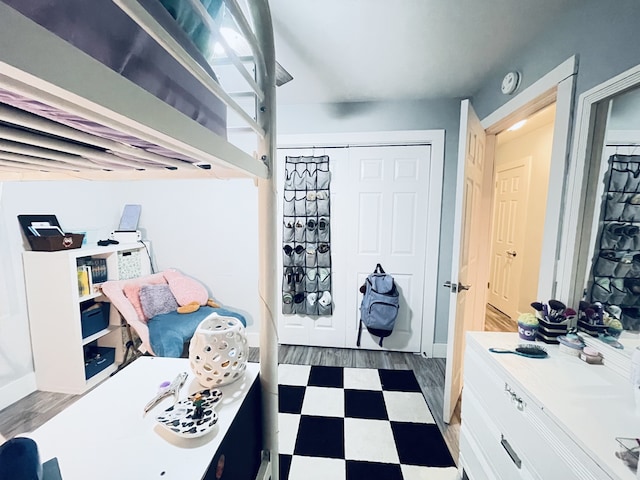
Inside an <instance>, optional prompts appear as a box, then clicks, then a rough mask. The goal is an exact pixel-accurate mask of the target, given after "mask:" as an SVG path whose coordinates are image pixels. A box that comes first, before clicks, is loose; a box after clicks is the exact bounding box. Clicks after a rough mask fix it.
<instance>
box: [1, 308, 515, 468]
mask: <svg viewBox="0 0 640 480" xmlns="http://www.w3.org/2000/svg"><path fill="white" fill-rule="evenodd" d="M485 330H487V331H517V326H516V323H515V321H513V320H512V319H510V318H509V317H508V316H506V315H505V314H503V313H502V312H500V311H499V310H497V309H495V308H493V307H492V306H491V305H487V310H486V320H485ZM258 359H259V351H258V349H257V348H252V349H251V351H250V355H249V361H252V362H257V361H258ZM278 359H279V362H280V363H290V364H298V365H327V366H345V367H363V368H390V369H411V370H413V371H414V373H415V375H416V378H417V379H418V382H419V383H420V387H421V389H422V392H423V394H424V396H425V399H426V401H427V404H428V405H429V408H430V409H431V413H432V414H433V417H434V419H435V421H436V423H437V425H438V427H439V428H440V431H441V432H442V434H443V436H444V438H445V441H446V442H447V445H448V446H449V450H450V451H451V455H452V456H453V458H454V459H455V460H456V461H457V459H458V439H459V434H460V403H458V406H457V408H456V410H455V412H454V417H453V419H452V421H451V423H450V424H446V423H444V421H443V419H442V408H443V395H444V394H443V392H444V375H445V360H444V359H441V358H438V359H436V358H429V359H428V358H422V357H421V356H419V355H413V354H408V353H398V352H374V351H367V350H351V349H337V348H321V347H297V346H296V347H294V346H281V347H280V349H279V353H278ZM78 398H80V396H79V395H66V394H62V393H51V392H40V391H37V392H34V393H32V394H30V395H28V396H27V397H25V398H23V399H22V400H20V401H19V402H16V403H15V404H13V405H10V406H9V407H7V408H5V409H4V410H2V411H0V437H5V438H11V437H13V436H15V435H18V434H21V433H27V432H30V431H32V430H35V429H36V428H38V427H39V426H40V425H42V424H43V423H45V422H46V421H47V420H49V419H51V418H52V417H54V416H55V415H57V414H58V413H59V412H61V411H62V410H64V409H65V408H67V407H68V406H69V405H71V404H72V403H73V402H75V401H76V400H77V399H78ZM0 439H1V438H0Z"/></svg>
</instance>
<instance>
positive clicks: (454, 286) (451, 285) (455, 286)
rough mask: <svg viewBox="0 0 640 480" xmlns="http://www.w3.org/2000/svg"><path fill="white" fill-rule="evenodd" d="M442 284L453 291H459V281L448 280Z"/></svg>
mask: <svg viewBox="0 0 640 480" xmlns="http://www.w3.org/2000/svg"><path fill="white" fill-rule="evenodd" d="M442 286H443V287H447V288H450V289H451V292H452V293H456V292H457V291H458V284H457V283H451V280H447V281H446V282H444V283H443V284H442Z"/></svg>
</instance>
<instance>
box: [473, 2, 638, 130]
mask: <svg viewBox="0 0 640 480" xmlns="http://www.w3.org/2000/svg"><path fill="white" fill-rule="evenodd" d="M638 25H640V2H638V0H615V1H602V0H585V1H584V2H582V5H581V6H580V7H579V8H576V9H574V10H573V11H571V12H567V13H566V14H564V15H560V16H558V17H557V18H556V19H555V21H554V22H552V23H550V24H549V26H548V28H547V30H546V31H545V32H544V33H543V34H542V35H540V36H539V37H538V39H536V40H535V41H534V42H531V43H530V45H529V46H528V47H527V48H525V49H523V50H522V51H520V52H518V54H517V55H514V56H513V57H512V58H509V59H505V61H504V62H503V64H502V68H498V69H496V71H495V72H494V73H493V74H492V75H490V76H489V77H488V78H487V79H485V80H484V81H483V82H482V84H481V85H480V87H479V88H478V89H477V90H476V92H475V93H474V94H473V103H474V107H475V109H476V112H477V113H478V115H479V117H480V118H484V117H485V116H487V115H489V114H490V113H492V112H493V111H494V110H496V109H497V108H498V107H500V106H501V105H502V104H504V103H505V102H506V101H508V100H509V99H510V98H512V97H511V96H507V95H503V94H502V93H501V92H500V82H501V81H502V77H503V76H504V75H505V73H507V72H508V71H510V70H518V71H519V72H521V73H522V75H523V78H522V85H521V87H520V91H521V90H523V89H524V88H526V87H528V86H530V85H531V84H533V83H534V82H535V81H537V80H538V79H539V78H540V77H542V76H543V75H544V74H546V73H547V72H549V71H550V70H552V69H553V68H554V67H556V66H557V65H559V64H560V63H562V62H563V61H564V60H566V59H567V58H569V57H571V56H572V55H578V61H579V66H578V76H577V79H576V93H577V94H580V93H582V92H584V91H586V90H589V89H590V88H592V87H594V86H596V85H598V84H599V83H602V82H603V81H604V80H607V79H608V78H611V77H613V76H615V75H617V74H619V73H621V72H623V71H625V70H627V69H629V68H631V67H633V66H635V65H637V64H639V63H640V37H638ZM577 96H578V95H576V98H577Z"/></svg>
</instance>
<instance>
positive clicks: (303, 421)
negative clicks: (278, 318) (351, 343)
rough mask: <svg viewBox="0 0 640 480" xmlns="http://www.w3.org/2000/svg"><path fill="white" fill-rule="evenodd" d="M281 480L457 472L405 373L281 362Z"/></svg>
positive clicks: (404, 479) (416, 479)
mask: <svg viewBox="0 0 640 480" xmlns="http://www.w3.org/2000/svg"><path fill="white" fill-rule="evenodd" d="M278 374H279V384H280V385H279V411H280V414H279V429H280V433H279V443H280V479H281V480H314V479H322V480H327V479H330V480H360V479H367V480H371V479H385V480H396V479H397V480H423V479H429V480H453V479H455V478H457V477H456V476H457V469H456V467H455V464H454V461H453V459H452V458H451V455H450V453H449V450H448V449H447V446H446V444H445V442H444V440H443V438H442V435H441V434H440V431H439V430H438V426H437V425H436V424H435V422H434V420H433V417H432V416H431V412H430V411H429V408H428V406H427V404H426V402H425V400H424V397H423V396H422V393H421V391H420V387H419V385H418V382H417V381H416V378H415V376H414V375H413V372H412V371H411V370H376V369H367V368H342V367H319V366H313V367H312V366H308V365H307V366H305V365H285V364H282V365H280V366H279V367H278Z"/></svg>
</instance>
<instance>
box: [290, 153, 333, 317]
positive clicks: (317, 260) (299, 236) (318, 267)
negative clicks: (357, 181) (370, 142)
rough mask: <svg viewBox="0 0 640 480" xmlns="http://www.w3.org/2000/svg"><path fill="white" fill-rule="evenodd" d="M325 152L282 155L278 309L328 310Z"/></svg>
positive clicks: (294, 311)
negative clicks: (281, 273)
mask: <svg viewBox="0 0 640 480" xmlns="http://www.w3.org/2000/svg"><path fill="white" fill-rule="evenodd" d="M330 181H331V172H330V171H329V157H328V156H327V155H323V156H319V157H304V156H303V157H286V159H285V181H284V201H283V209H282V211H283V227H282V259H283V260H282V265H283V279H282V313H285V314H298V315H331V314H332V312H333V301H332V298H331V228H330V221H329V220H330V218H331V211H330V208H329V199H330V194H329V193H330V192H329V184H330Z"/></svg>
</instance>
